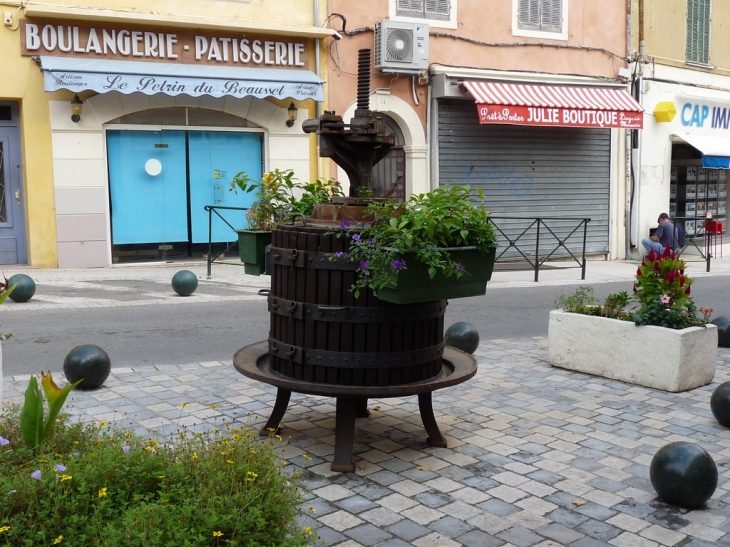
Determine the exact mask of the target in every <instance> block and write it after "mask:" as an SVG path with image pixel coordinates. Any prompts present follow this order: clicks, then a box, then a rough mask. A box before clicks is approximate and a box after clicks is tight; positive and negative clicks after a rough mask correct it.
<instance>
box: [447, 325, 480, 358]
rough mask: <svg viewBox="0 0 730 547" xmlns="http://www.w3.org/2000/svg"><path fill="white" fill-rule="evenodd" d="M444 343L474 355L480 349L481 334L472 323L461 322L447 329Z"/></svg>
mask: <svg viewBox="0 0 730 547" xmlns="http://www.w3.org/2000/svg"><path fill="white" fill-rule="evenodd" d="M444 342H445V343H446V345H447V346H451V347H452V348H456V349H460V350H461V351H464V352H466V353H474V352H475V351H476V350H477V348H478V347H479V333H478V332H477V329H476V328H475V327H474V325H472V324H471V323H466V322H465V321H459V322H458V323H454V324H453V325H451V326H450V327H449V328H448V329H446V332H445V333H444Z"/></svg>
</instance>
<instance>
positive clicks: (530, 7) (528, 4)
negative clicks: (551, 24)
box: [517, 0, 540, 29]
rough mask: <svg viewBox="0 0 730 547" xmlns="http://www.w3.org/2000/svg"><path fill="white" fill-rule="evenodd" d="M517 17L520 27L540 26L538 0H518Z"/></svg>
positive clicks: (536, 27)
mask: <svg viewBox="0 0 730 547" xmlns="http://www.w3.org/2000/svg"><path fill="white" fill-rule="evenodd" d="M517 19H518V21H519V26H520V28H535V29H538V28H540V2H539V0H520V5H519V11H518V15H517Z"/></svg>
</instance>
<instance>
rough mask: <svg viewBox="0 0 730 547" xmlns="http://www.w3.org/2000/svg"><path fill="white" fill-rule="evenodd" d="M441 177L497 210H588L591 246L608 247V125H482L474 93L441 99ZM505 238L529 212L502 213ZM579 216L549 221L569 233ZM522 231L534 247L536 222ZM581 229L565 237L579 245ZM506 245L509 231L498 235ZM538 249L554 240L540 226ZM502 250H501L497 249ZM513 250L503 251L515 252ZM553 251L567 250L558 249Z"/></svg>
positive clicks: (524, 243)
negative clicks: (469, 97)
mask: <svg viewBox="0 0 730 547" xmlns="http://www.w3.org/2000/svg"><path fill="white" fill-rule="evenodd" d="M438 125H439V128H438V146H439V158H438V167H439V185H449V184H468V185H470V186H472V187H477V186H478V187H480V188H482V190H483V191H484V198H485V201H486V206H487V209H488V210H489V211H490V212H491V213H492V215H494V216H495V217H499V216H511V217H529V218H533V219H534V218H537V217H546V218H547V217H553V218H555V217H566V216H567V217H580V218H590V219H591V222H589V223H588V236H587V242H586V251H587V252H589V253H607V252H608V228H609V200H610V194H609V185H610V155H611V154H610V152H611V130H610V129H594V128H580V127H527V126H518V125H498V124H494V125H490V124H485V125H481V124H480V123H479V119H478V116H477V108H476V105H475V104H474V103H473V102H471V101H460V100H454V99H444V100H440V101H439V107H438ZM498 224H499V226H500V227H501V228H503V229H504V230H505V232H506V234H507V236H506V237H507V238H509V239H512V240H514V239H516V238H517V236H519V234H521V233H522V232H524V231H525V230H526V229H527V228H528V226H529V225H530V221H526V220H500V221H498ZM576 225H577V222H576V221H560V222H557V221H549V226H550V227H551V228H552V229H553V230H554V231H555V233H556V234H557V236H558V237H559V238H565V237H567V236H568V234H569V233H570V232H571V230H572V229H573V228H575V227H576ZM529 233H530V235H525V236H522V238H521V239H520V241H519V247H520V249H523V248H525V249H527V252H528V253H529V254H531V255H534V249H535V241H536V237H535V228H534V227H533V228H531V229H530V230H529ZM582 235H583V234H582V230H581V231H579V232H576V234H574V235H573V236H571V237H570V238H568V239H567V240H566V246H567V247H568V248H569V249H570V251H571V252H573V253H574V254H575V253H580V252H581V250H582V245H583V237H582ZM499 238H500V240H501V242H500V246H501V248H502V249H504V248H505V247H506V244H505V241H506V238H505V236H502V235H499ZM540 240H541V245H540V256H541V257H543V258H544V257H545V254H546V253H550V252H552V250H553V249H554V248H555V245H556V241H555V238H554V237H552V236H551V235H550V234H549V233H548V232H547V231H546V230H545V228H544V227H541V235H540ZM498 253H501V250H500V251H498ZM518 256H519V255H518V254H517V252H516V251H514V250H509V251H508V252H507V253H505V254H504V255H503V257H502V258H509V257H518ZM553 256H567V253H566V251H565V250H564V249H559V250H558V251H556V252H555V254H554V255H553Z"/></svg>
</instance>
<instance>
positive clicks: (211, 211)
mask: <svg viewBox="0 0 730 547" xmlns="http://www.w3.org/2000/svg"><path fill="white" fill-rule="evenodd" d="M205 210H206V211H208V258H207V262H208V270H207V274H206V277H207V279H210V278H211V275H210V272H211V268H212V266H213V263H214V262H215V263H217V264H226V265H228V266H245V264H244V263H243V262H241V263H240V264H239V263H237V262H223V261H222V260H218V259H219V258H220V257H222V256H225V254H226V253H227V252H228V251H230V250H231V249H232V248H233V247H234V246H235V247H238V234H237V233H236V230H238V229H239V228H240V226H239V227H235V226H233V224H231V223H230V222H228V220H227V219H226V218H225V217H224V216H223V215H221V214H220V213H219V212H218V211H219V210H232V211H247V210H248V207H226V206H223V205H206V206H205ZM213 215H216V216H217V217H218V218H220V219H221V220H222V221H223V222H225V223H226V224H227V225H228V227H229V228H230V229H231V230H232V231H233V232H234V233H235V234H236V237H235V239H234V241H233V243H229V244H228V246H227V247H226V248H225V249H223V250H222V251H221V252H219V253H217V254H216V255H215V256H213Z"/></svg>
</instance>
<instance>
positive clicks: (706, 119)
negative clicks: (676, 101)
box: [679, 102, 730, 129]
mask: <svg viewBox="0 0 730 547" xmlns="http://www.w3.org/2000/svg"><path fill="white" fill-rule="evenodd" d="M679 119H680V120H681V122H682V125H683V126H685V127H706V128H710V129H728V128H729V127H730V108H728V107H719V106H708V105H706V104H699V103H690V102H687V103H684V104H683V105H682V108H681V109H680V118H679Z"/></svg>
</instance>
